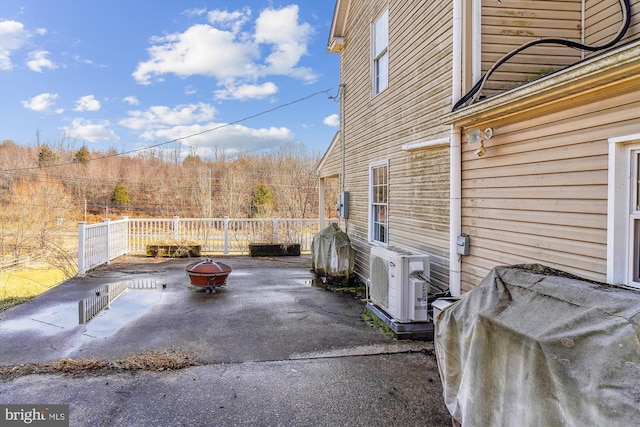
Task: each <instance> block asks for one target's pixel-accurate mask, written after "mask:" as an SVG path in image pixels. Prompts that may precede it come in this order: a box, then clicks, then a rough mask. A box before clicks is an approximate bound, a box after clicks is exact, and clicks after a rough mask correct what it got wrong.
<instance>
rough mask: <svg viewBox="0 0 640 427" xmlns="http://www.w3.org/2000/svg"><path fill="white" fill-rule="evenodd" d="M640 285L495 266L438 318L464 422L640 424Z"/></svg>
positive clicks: (444, 359) (454, 409)
mask: <svg viewBox="0 0 640 427" xmlns="http://www.w3.org/2000/svg"><path fill="white" fill-rule="evenodd" d="M639 341H640V292H637V291H633V290H626V289H622V288H619V287H613V286H607V285H602V284H595V283H591V282H588V281H583V280H581V279H579V278H576V277H573V276H570V275H568V274H566V273H562V272H559V271H556V270H551V269H548V268H545V267H543V266H540V265H526V266H525V265H521V266H511V267H497V268H495V269H493V270H492V271H491V272H490V273H489V274H488V275H487V277H485V278H484V279H483V280H482V282H481V283H480V285H479V286H478V287H476V288H474V289H473V290H472V291H470V292H468V293H466V294H464V295H463V296H462V298H461V299H460V301H458V302H457V303H455V304H454V305H452V306H450V307H449V308H448V309H446V310H444V311H443V312H442V313H441V314H440V316H438V319H437V321H436V329H435V348H436V355H437V359H438V364H439V369H440V376H441V378H442V383H443V388H444V399H445V403H446V405H447V407H448V409H449V412H451V415H452V416H453V418H455V419H456V420H457V421H458V422H460V423H462V425H463V426H478V427H485V426H518V427H520V426H536V427H538V426H581V427H582V426H607V427H610V426H625V427H627V426H640V342H639Z"/></svg>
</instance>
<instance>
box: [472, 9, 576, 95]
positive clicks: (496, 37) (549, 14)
mask: <svg viewBox="0 0 640 427" xmlns="http://www.w3.org/2000/svg"><path fill="white" fill-rule="evenodd" d="M581 10H582V3H581V1H580V0H568V1H557V0H554V1H551V0H545V1H522V0H502V1H500V2H497V1H495V0H482V18H481V20H482V35H481V38H482V74H485V73H486V72H487V71H488V70H489V69H490V68H491V67H492V66H493V64H494V63H496V61H498V60H499V59H500V58H502V57H503V56H504V55H505V54H507V53H508V52H510V51H512V50H513V49H515V48H517V47H519V46H521V45H523V44H525V43H527V42H529V41H531V40H535V39H539V38H546V37H553V38H563V39H571V40H574V41H580V40H581V32H580V23H581V18H582V12H581ZM580 59H581V55H580V52H579V51H576V50H573V49H570V48H568V47H563V46H554V45H551V46H534V47H531V48H529V49H526V50H525V51H523V52H521V53H519V54H518V55H516V56H515V57H513V58H511V59H510V60H509V61H508V62H506V63H505V64H503V65H502V66H500V67H499V68H498V70H497V71H496V72H495V73H494V74H493V75H492V76H491V78H490V79H489V80H488V82H487V84H486V85H485V90H483V95H485V96H493V95H495V94H496V93H498V92H502V91H505V90H507V89H510V88H513V87H515V86H518V85H520V84H522V83H525V82H528V81H531V80H534V79H536V78H538V77H541V76H543V75H546V74H549V73H551V72H553V71H556V70H559V69H561V68H564V67H566V66H568V65H571V64H574V63H576V62H578V61H579V60H580Z"/></svg>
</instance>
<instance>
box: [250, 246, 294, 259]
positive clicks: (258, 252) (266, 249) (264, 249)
mask: <svg viewBox="0 0 640 427" xmlns="http://www.w3.org/2000/svg"><path fill="white" fill-rule="evenodd" d="M249 256H252V257H257V256H300V244H299V243H249Z"/></svg>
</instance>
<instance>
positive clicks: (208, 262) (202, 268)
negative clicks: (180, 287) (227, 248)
mask: <svg viewBox="0 0 640 427" xmlns="http://www.w3.org/2000/svg"><path fill="white" fill-rule="evenodd" d="M185 270H186V271H187V276H189V279H191V284H192V285H194V286H198V287H201V288H204V289H205V292H206V293H215V291H216V288H217V287H219V286H224V285H226V283H227V277H228V276H229V273H231V267H229V266H228V265H227V264H224V263H221V262H217V261H214V260H212V259H210V258H206V259H203V260H200V261H196V262H194V263H191V264H189V265H187V266H186V267H185Z"/></svg>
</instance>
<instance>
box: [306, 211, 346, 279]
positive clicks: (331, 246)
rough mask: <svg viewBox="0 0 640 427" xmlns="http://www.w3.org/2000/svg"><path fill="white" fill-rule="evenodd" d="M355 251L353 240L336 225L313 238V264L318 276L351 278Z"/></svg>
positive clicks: (326, 228) (321, 231)
mask: <svg viewBox="0 0 640 427" xmlns="http://www.w3.org/2000/svg"><path fill="white" fill-rule="evenodd" d="M354 260H355V251H354V250H353V248H352V247H351V240H349V236H348V235H347V233H345V232H344V231H342V230H340V227H338V226H337V225H336V224H333V223H332V224H330V225H329V226H327V227H325V228H323V229H322V230H320V232H319V233H317V234H316V235H315V236H313V243H312V245H311V263H312V268H313V271H314V272H315V273H316V274H317V275H327V276H340V277H347V278H348V277H349V276H350V275H351V273H352V272H353V263H354Z"/></svg>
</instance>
